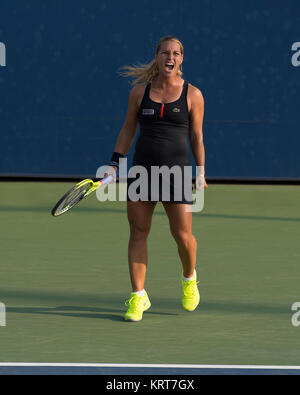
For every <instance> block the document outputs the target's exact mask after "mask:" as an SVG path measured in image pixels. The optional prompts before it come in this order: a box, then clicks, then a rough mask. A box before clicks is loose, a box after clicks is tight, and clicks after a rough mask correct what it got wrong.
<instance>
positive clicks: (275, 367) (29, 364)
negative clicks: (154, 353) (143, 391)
mask: <svg viewBox="0 0 300 395" xmlns="http://www.w3.org/2000/svg"><path fill="white" fill-rule="evenodd" d="M1 366H2V367H12V366H13V367H87V368H90V367H93V368H164V369H165V368H171V369H172V368H180V369H272V370H300V366H286V365H284V366H281V365H186V364H185V365H178V364H131V363H123V364H122V363H121V364H118V363H117V364H116V363H52V362H49V363H48V362H41V363H40V362H37V363H36V362H0V367H1Z"/></svg>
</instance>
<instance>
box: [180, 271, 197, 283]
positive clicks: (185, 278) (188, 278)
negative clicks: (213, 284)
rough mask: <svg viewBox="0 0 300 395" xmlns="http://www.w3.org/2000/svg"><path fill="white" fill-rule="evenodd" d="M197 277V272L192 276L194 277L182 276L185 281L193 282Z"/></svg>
mask: <svg viewBox="0 0 300 395" xmlns="http://www.w3.org/2000/svg"><path fill="white" fill-rule="evenodd" d="M195 275H196V271H195V270H194V274H193V275H192V277H184V275H182V277H183V280H184V281H191V280H194V278H195Z"/></svg>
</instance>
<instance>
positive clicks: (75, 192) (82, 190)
mask: <svg viewBox="0 0 300 395" xmlns="http://www.w3.org/2000/svg"><path fill="white" fill-rule="evenodd" d="M112 181H114V177H113V176H112V175H109V176H107V177H105V178H102V179H101V180H98V181H93V180H91V179H89V178H88V179H86V180H83V181H81V182H79V183H78V184H76V185H74V186H73V188H71V189H70V190H69V191H68V192H67V193H66V194H64V196H63V197H62V198H61V199H60V200H59V201H58V202H57V203H56V205H55V206H54V207H53V209H52V210H51V214H52V215H53V217H58V216H59V215H62V214H64V213H66V212H67V211H69V210H70V209H71V208H72V207H74V206H75V205H76V204H77V203H79V202H80V201H81V200H82V199H83V198H85V197H87V196H88V195H90V194H91V193H92V192H94V191H95V190H96V189H98V188H99V187H102V186H104V185H106V184H109V183H111V182H112Z"/></svg>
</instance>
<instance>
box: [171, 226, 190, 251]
mask: <svg viewBox="0 0 300 395" xmlns="http://www.w3.org/2000/svg"><path fill="white" fill-rule="evenodd" d="M172 235H173V237H174V239H175V241H176V243H177V244H178V245H179V246H182V247H185V248H188V247H189V246H190V245H191V243H194V242H195V238H194V236H193V234H192V233H191V232H187V231H180V230H176V231H172Z"/></svg>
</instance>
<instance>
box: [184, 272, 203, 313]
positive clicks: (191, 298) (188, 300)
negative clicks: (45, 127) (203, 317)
mask: <svg viewBox="0 0 300 395" xmlns="http://www.w3.org/2000/svg"><path fill="white" fill-rule="evenodd" d="M181 283H182V307H183V308H184V309H185V310H187V311H194V310H195V309H196V307H197V306H198V304H199V302H200V293H199V291H198V286H197V284H198V283H199V281H198V282H197V273H196V271H195V277H194V279H193V280H189V281H184V279H183V275H182V278H181Z"/></svg>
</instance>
